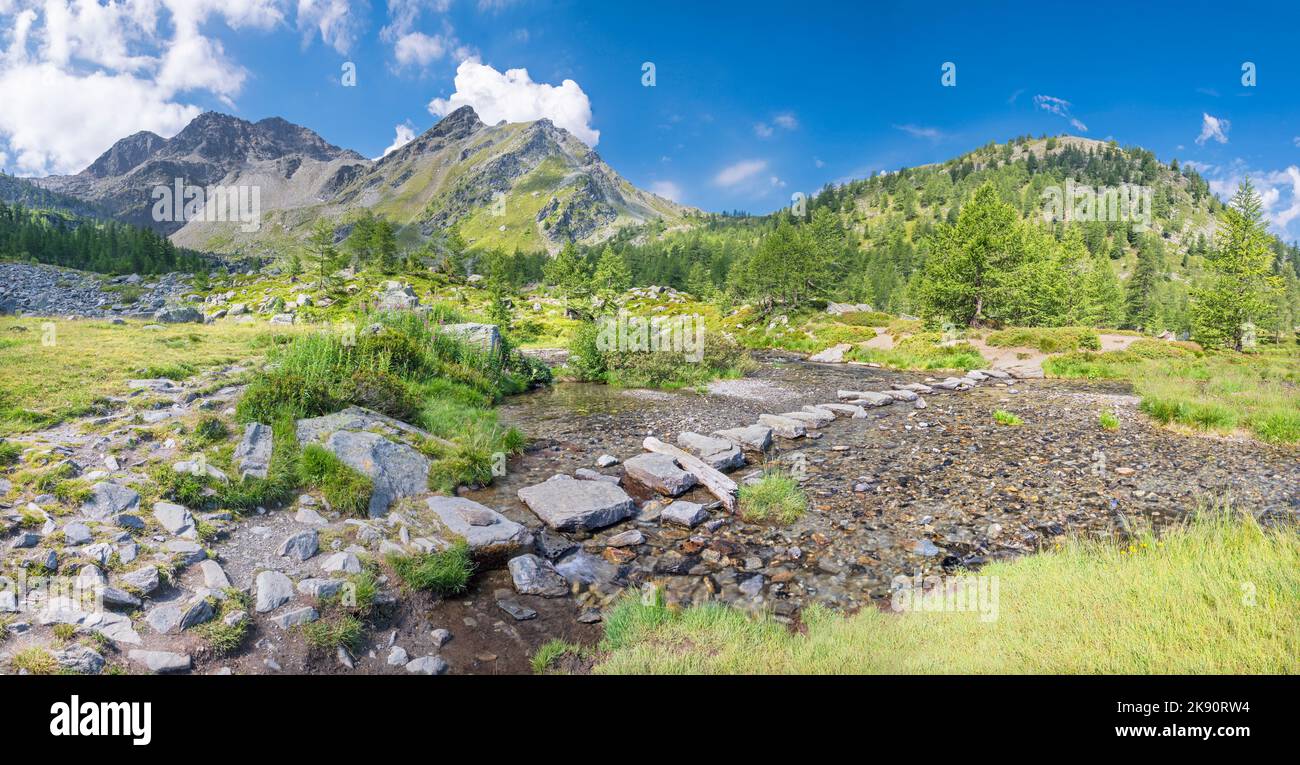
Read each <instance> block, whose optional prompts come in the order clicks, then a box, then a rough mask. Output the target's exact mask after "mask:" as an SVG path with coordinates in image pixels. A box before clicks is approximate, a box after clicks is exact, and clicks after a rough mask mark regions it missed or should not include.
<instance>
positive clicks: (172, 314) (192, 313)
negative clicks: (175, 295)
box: [153, 306, 203, 324]
mask: <svg viewBox="0 0 1300 765" xmlns="http://www.w3.org/2000/svg"><path fill="white" fill-rule="evenodd" d="M153 320H154V321H158V322H162V323H163V324H202V323H203V314H202V313H201V312H200V311H199V310H198V309H197V308H192V307H190V306H171V307H167V308H160V309H158V310H157V311H155V312H154V315H153Z"/></svg>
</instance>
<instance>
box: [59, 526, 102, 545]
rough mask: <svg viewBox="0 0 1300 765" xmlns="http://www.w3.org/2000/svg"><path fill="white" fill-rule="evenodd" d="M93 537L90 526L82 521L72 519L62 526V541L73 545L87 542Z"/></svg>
mask: <svg viewBox="0 0 1300 765" xmlns="http://www.w3.org/2000/svg"><path fill="white" fill-rule="evenodd" d="M94 538H95V537H94V535H93V534H91V533H90V527H89V526H87V525H86V524H84V523H78V522H76V521H74V522H72V523H69V524H68V525H67V526H64V527H63V541H64V542H67V543H68V544H69V545H72V546H74V547H76V546H78V545H84V544H87V543H88V542H90V541H91V540H92V539H94Z"/></svg>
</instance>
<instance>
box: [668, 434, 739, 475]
mask: <svg viewBox="0 0 1300 765" xmlns="http://www.w3.org/2000/svg"><path fill="white" fill-rule="evenodd" d="M677 445H678V446H680V447H682V448H683V449H685V450H686V451H688V452H691V453H692V454H694V455H695V456H697V457H699V458H700V459H701V460H703V461H704V463H705V464H706V465H708V466H709V467H711V468H713V469H714V470H724V471H725V470H735V469H736V468H738V467H741V466H742V465H744V464H745V455H744V454H742V453H741V451H740V447H738V446H736V445H735V444H734V443H732V442H731V441H729V440H727V439H725V438H722V437H720V436H703V435H700V434H699V433H692V432H690V431H689V430H688V431H684V432H682V433H679V434H678V435H677Z"/></svg>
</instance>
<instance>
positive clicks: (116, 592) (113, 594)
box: [100, 587, 144, 608]
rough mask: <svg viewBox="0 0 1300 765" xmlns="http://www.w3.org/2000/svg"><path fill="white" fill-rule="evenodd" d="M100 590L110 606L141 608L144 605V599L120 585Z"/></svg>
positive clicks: (105, 601)
mask: <svg viewBox="0 0 1300 765" xmlns="http://www.w3.org/2000/svg"><path fill="white" fill-rule="evenodd" d="M100 592H101V595H102V596H103V598H104V603H105V604H106V605H109V606H119V607H122V608H139V607H140V606H142V605H144V602H143V601H142V600H140V599H139V598H137V597H136V596H134V595H132V594H131V593H129V592H127V591H126V590H123V589H121V588H118V587H103V588H101V590H100Z"/></svg>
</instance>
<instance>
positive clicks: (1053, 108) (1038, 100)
mask: <svg viewBox="0 0 1300 765" xmlns="http://www.w3.org/2000/svg"><path fill="white" fill-rule="evenodd" d="M1034 106H1037V107H1038V108H1039V109H1042V110H1043V111H1045V112H1049V113H1051V114H1055V115H1056V116H1058V117H1064V118H1065V119H1067V120H1069V122H1070V126H1071V127H1073V128H1074V129H1075V130H1078V131H1079V132H1081V133H1086V132H1088V126H1087V125H1085V124H1083V121H1082V120H1080V119H1077V118H1076V117H1075V116H1074V115H1073V114H1071V113H1070V107H1071V106H1072V104H1071V103H1070V102H1069V101H1066V100H1065V99H1064V98H1057V97H1056V96H1043V95H1038V96H1034Z"/></svg>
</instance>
